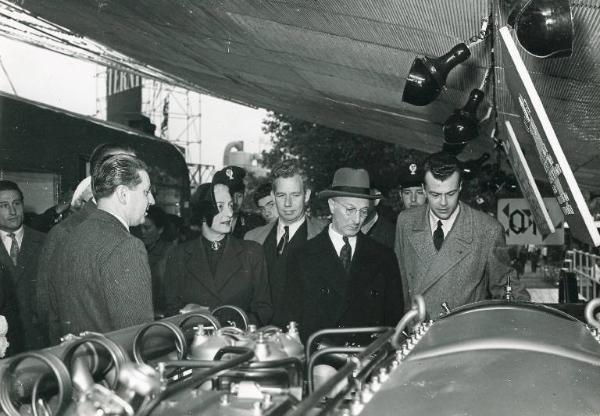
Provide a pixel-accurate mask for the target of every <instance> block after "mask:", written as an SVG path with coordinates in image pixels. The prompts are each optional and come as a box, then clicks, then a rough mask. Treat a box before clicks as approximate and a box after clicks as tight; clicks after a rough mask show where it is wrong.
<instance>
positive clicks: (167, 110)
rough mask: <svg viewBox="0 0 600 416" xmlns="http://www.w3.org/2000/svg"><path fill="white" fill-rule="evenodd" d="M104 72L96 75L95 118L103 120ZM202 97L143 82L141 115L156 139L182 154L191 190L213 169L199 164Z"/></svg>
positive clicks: (162, 83) (178, 89)
mask: <svg viewBox="0 0 600 416" xmlns="http://www.w3.org/2000/svg"><path fill="white" fill-rule="evenodd" d="M106 80H107V69H106V67H104V66H98V70H97V72H96V97H97V98H96V117H98V118H101V119H106V114H107V113H106V103H107V91H106ZM201 100H202V97H201V94H200V93H197V92H195V91H191V90H188V89H184V88H182V87H177V86H173V85H169V84H166V83H164V82H161V81H158V80H155V79H146V78H142V102H141V115H143V116H145V117H148V118H149V119H150V122H151V123H152V124H154V125H155V126H156V131H155V135H156V136H157V137H160V138H162V139H165V140H168V141H169V142H171V143H173V144H174V145H176V146H179V147H180V148H182V149H183V150H184V152H185V159H186V162H187V164H188V170H189V179H190V186H191V187H192V189H194V188H196V187H197V186H198V185H199V184H200V183H202V182H205V181H207V180H208V179H209V178H210V177H211V176H212V174H213V172H214V170H215V166H213V165H203V164H201V163H200V146H201V117H202V114H201Z"/></svg>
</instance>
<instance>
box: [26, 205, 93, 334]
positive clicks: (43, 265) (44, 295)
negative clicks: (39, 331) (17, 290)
mask: <svg viewBox="0 0 600 416" xmlns="http://www.w3.org/2000/svg"><path fill="white" fill-rule="evenodd" d="M94 211H96V204H95V203H94V202H92V201H88V202H87V203H86V204H85V205H84V206H83V207H82V208H81V209H80V210H79V211H76V212H74V213H73V214H71V215H69V216H68V217H67V218H65V219H64V220H63V221H61V222H59V223H58V224H56V225H55V226H54V227H52V228H51V229H50V232H49V233H48V234H47V235H46V240H45V242H44V244H43V246H42V249H41V252H40V257H39V262H38V269H37V279H36V291H35V299H36V316H37V320H38V321H39V322H40V323H41V324H42V327H45V328H48V325H49V322H48V316H49V315H48V310H49V302H50V298H49V296H48V284H49V283H48V282H49V281H50V280H51V279H52V276H53V275H54V274H55V271H54V268H55V266H56V260H55V259H56V257H55V254H54V250H55V249H56V248H57V247H61V246H62V245H63V244H64V243H65V242H66V241H67V240H68V238H69V235H70V234H71V232H72V231H73V230H74V229H75V228H76V227H77V226H78V225H79V224H81V223H82V222H83V221H85V219H86V218H87V217H89V215H90V214H91V213H92V212H94ZM49 332H50V330H49V329H47V334H46V337H48V336H49Z"/></svg>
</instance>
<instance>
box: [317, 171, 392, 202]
mask: <svg viewBox="0 0 600 416" xmlns="http://www.w3.org/2000/svg"><path fill="white" fill-rule="evenodd" d="M336 196H348V197H352V198H364V199H379V198H381V194H375V195H373V194H372V193H371V186H370V183H369V172H367V171H366V170H364V169H352V168H340V169H338V170H336V171H335V175H333V183H332V184H331V188H330V189H326V190H324V191H321V192H319V198H333V197H336Z"/></svg>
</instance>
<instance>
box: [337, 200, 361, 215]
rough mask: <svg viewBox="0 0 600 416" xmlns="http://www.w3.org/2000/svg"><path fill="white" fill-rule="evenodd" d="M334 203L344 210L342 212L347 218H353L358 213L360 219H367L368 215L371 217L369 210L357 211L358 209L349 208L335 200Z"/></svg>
mask: <svg viewBox="0 0 600 416" xmlns="http://www.w3.org/2000/svg"><path fill="white" fill-rule="evenodd" d="M333 202H335V203H336V204H338V205H339V206H341V207H342V208H344V210H343V211H342V212H343V213H344V214H346V216H347V217H353V216H354V214H356V213H357V212H358V216H359V217H360V218H367V215H369V208H361V209H356V207H349V206H347V205H344V204H342V203H340V202H337V201H335V200H334V201H333Z"/></svg>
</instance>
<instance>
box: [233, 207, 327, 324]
mask: <svg viewBox="0 0 600 416" xmlns="http://www.w3.org/2000/svg"><path fill="white" fill-rule="evenodd" d="M277 223H278V221H274V222H272V223H270V224H267V225H264V226H262V227H258V228H255V229H254V230H250V231H248V232H247V233H246V236H245V237H244V239H246V240H253V241H256V242H257V243H259V244H261V245H262V246H263V250H264V252H265V259H266V261H267V268H268V270H269V282H270V284H271V298H272V300H273V309H274V315H273V324H274V325H277V326H279V327H284V326H285V325H286V324H287V322H286V321H285V320H284V319H285V314H284V312H283V311H284V310H285V306H286V303H287V299H286V297H285V294H284V290H285V286H286V280H287V262H288V259H289V257H290V254H291V253H292V252H293V251H294V250H296V249H298V248H299V247H301V246H302V245H304V244H305V243H306V241H308V240H312V239H313V238H314V237H316V236H317V235H319V233H320V232H321V231H322V230H323V228H325V226H326V225H327V221H324V220H321V219H318V218H311V217H306V220H305V221H304V223H303V224H302V225H301V226H300V228H298V230H297V231H296V233H294V235H293V237H292V239H291V240H290V241H289V243H288V245H287V246H286V248H285V251H284V253H283V254H282V255H278V253H277V243H278V241H276V240H277Z"/></svg>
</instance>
